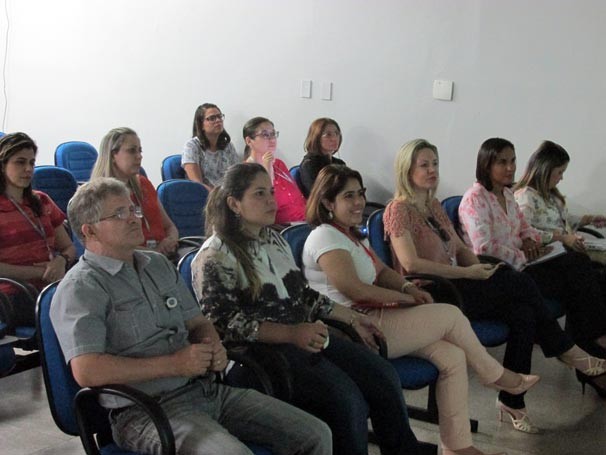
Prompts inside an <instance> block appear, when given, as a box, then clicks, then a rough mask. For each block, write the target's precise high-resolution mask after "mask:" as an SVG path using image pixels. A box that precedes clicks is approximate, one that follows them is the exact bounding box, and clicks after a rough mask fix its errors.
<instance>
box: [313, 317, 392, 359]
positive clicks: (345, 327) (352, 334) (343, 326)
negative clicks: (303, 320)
mask: <svg viewBox="0 0 606 455" xmlns="http://www.w3.org/2000/svg"><path fill="white" fill-rule="evenodd" d="M322 322H324V323H325V324H326V325H327V326H329V327H333V328H334V329H337V330H338V331H340V332H343V333H344V334H345V335H347V336H348V337H349V339H350V340H351V341H353V342H354V343H361V344H364V340H363V339H362V337H361V336H360V334H359V333H358V332H356V330H355V329H354V328H353V327H352V326H350V325H349V324H348V323H346V322H343V321H337V320H335V319H328V318H324V319H322ZM375 342H376V343H377V345H378V346H379V355H380V356H381V357H383V358H384V359H386V358H387V353H388V351H387V343H386V342H385V340H384V339H382V338H379V337H377V336H375Z"/></svg>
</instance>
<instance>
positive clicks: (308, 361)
mask: <svg viewBox="0 0 606 455" xmlns="http://www.w3.org/2000/svg"><path fill="white" fill-rule="evenodd" d="M272 349H277V350H280V351H281V352H282V353H283V354H284V356H285V357H286V359H287V361H288V367H289V370H290V376H291V378H292V397H290V401H291V403H292V404H294V405H295V406H298V407H300V408H301V409H304V410H306V411H308V412H310V413H312V414H314V415H315V416H317V417H319V418H321V419H322V420H324V421H325V422H326V423H327V424H328V426H329V427H330V429H331V430H332V435H333V451H334V453H335V454H336V455H365V454H367V453H368V417H369V416H370V419H371V421H372V427H373V429H374V432H375V435H376V437H377V442H378V444H379V447H380V448H381V454H382V455H396V454H397V455H404V454H407V455H409V454H417V453H418V451H419V447H418V443H417V440H416V438H415V435H414V434H413V432H412V430H411V429H410V426H409V423H408V414H407V412H406V404H405V403H404V396H403V394H402V387H401V383H400V379H399V377H398V375H397V373H396V372H395V370H394V369H393V367H392V366H391V364H390V363H389V362H387V361H386V360H385V359H383V358H381V357H380V356H379V355H377V354H375V353H374V352H372V351H370V350H369V349H367V348H365V347H364V346H361V345H357V344H354V343H352V342H350V341H346V340H343V339H339V338H337V337H331V339H330V344H329V345H328V347H327V348H326V349H325V350H324V351H323V352H322V354H310V353H308V352H306V351H303V350H302V349H299V348H297V347H296V346H294V345H291V344H284V345H275V346H272ZM270 374H271V373H270ZM230 375H231V376H232V378H231V379H234V380H235V381H236V382H239V381H244V382H245V383H247V384H250V382H247V381H249V380H250V378H249V377H248V376H247V375H246V372H243V371H242V370H240V371H237V370H236V371H233V373H230ZM236 377H238V378H236ZM241 383H242V382H241Z"/></svg>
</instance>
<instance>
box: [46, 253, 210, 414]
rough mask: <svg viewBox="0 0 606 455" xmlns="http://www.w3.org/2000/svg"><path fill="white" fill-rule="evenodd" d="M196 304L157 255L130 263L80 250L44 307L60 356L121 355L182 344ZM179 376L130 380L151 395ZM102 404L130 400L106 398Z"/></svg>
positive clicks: (163, 351) (166, 350) (154, 352)
mask: <svg viewBox="0 0 606 455" xmlns="http://www.w3.org/2000/svg"><path fill="white" fill-rule="evenodd" d="M199 314H200V308H199V306H198V304H197V302H196V300H195V299H194V298H193V296H192V295H191V293H190V292H189V290H188V288H187V286H186V285H185V283H184V282H183V280H182V279H181V277H180V276H179V273H178V272H177V270H176V269H175V268H174V266H173V265H172V264H171V263H170V262H169V261H168V260H167V259H166V258H165V257H164V256H163V255H161V254H158V253H154V252H149V251H145V252H142V251H136V252H135V253H134V267H133V266H131V265H129V264H127V263H125V262H122V261H120V260H116V259H112V258H109V257H106V256H99V255H97V254H94V253H92V252H90V251H88V250H87V251H86V252H85V253H84V256H82V258H81V259H80V261H78V263H77V264H76V265H75V266H74V267H73V268H72V269H71V270H70V271H69V272H68V273H67V275H66V276H65V278H63V280H62V281H61V283H60V284H59V287H58V288H57V292H56V293H55V296H54V298H53V301H52V304H51V310H50V316H51V321H52V323H53V326H54V328H55V331H56V332H57V337H58V339H59V343H60V344H61V349H62V350H63V353H64V355H65V360H66V361H67V362H69V361H70V360H71V359H73V358H74V357H77V356H79V355H83V354H91V353H107V354H111V355H116V356H124V357H139V358H142V357H155V356H161V355H168V354H171V353H173V352H176V351H178V350H179V349H181V348H183V347H185V346H187V345H188V344H189V341H188V331H187V329H186V327H185V322H186V321H187V320H189V319H192V318H193V317H195V316H197V315H199ZM187 382H188V378H185V377H172V378H158V379H153V380H150V381H145V382H141V383H137V384H130V385H132V386H134V387H136V388H138V389H140V390H142V391H143V392H145V393H148V394H151V395H158V394H162V393H165V392H168V391H171V390H174V389H176V388H178V387H181V386H182V385H184V384H186V383H187ZM102 404H103V405H104V406H107V407H121V406H125V405H128V404H130V403H129V402H125V401H123V400H122V399H119V398H113V397H108V398H107V399H104V400H103V402H102Z"/></svg>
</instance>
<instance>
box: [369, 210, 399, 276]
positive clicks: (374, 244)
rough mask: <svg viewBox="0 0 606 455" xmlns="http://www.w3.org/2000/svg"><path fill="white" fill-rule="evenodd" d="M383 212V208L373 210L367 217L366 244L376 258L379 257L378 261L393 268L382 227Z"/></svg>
mask: <svg viewBox="0 0 606 455" xmlns="http://www.w3.org/2000/svg"><path fill="white" fill-rule="evenodd" d="M384 212H385V209H384V208H382V209H379V210H375V211H374V212H372V213H371V214H370V216H369V217H368V220H367V221H366V228H367V231H368V242H369V243H370V246H371V248H372V249H373V250H374V252H375V253H376V254H377V256H379V259H381V260H382V261H383V262H384V263H385V265H387V266H388V267H393V261H392V258H391V249H390V248H389V243H388V242H387V241H386V240H385V227H384V225H383V213H384Z"/></svg>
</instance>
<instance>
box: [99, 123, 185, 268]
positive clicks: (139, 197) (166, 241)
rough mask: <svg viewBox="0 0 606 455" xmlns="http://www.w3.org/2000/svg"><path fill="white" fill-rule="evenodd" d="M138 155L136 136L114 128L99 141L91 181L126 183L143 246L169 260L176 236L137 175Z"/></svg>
mask: <svg viewBox="0 0 606 455" xmlns="http://www.w3.org/2000/svg"><path fill="white" fill-rule="evenodd" d="M142 153H143V151H142V149H141V141H140V140H139V137H138V136H137V133H135V132H134V131H133V130H132V129H130V128H114V129H113V130H111V131H110V132H109V133H107V134H106V135H105V137H104V138H103V139H102V140H101V146H100V149H99V157H98V158H97V162H96V163H95V166H94V167H93V171H92V174H91V179H94V178H99V177H114V178H116V179H118V180H121V181H122V182H124V183H126V185H127V186H128V187H129V188H130V191H131V199H132V200H133V202H134V203H135V205H138V206H140V207H141V210H142V211H143V219H142V227H143V235H144V236H145V244H144V246H145V247H146V248H149V249H152V250H155V251H157V252H159V253H162V254H165V255H167V256H172V255H175V254H176V250H177V243H178V241H179V232H178V230H177V227H176V226H175V225H174V223H173V222H172V221H171V219H170V218H169V217H168V215H167V214H166V212H165V211H164V207H162V204H161V203H160V201H159V200H158V194H157V193H156V190H155V188H154V186H153V185H152V184H151V182H150V181H149V180H148V179H147V178H146V177H144V176H142V175H140V174H139V171H140V169H141V159H142V156H141V155H142Z"/></svg>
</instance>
